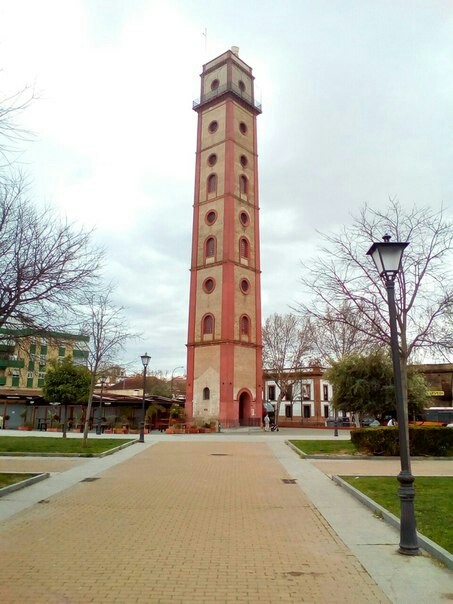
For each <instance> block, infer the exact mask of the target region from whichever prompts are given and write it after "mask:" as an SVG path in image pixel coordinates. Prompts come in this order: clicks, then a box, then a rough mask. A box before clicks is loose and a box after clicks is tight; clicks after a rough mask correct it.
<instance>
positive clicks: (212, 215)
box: [206, 210, 217, 225]
mask: <svg viewBox="0 0 453 604" xmlns="http://www.w3.org/2000/svg"><path fill="white" fill-rule="evenodd" d="M216 220H217V212H216V211H215V210H209V212H208V213H207V214H206V223H207V224H209V225H211V224H214V222H215V221H216Z"/></svg>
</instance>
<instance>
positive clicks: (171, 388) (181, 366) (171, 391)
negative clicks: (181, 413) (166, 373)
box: [170, 365, 184, 398]
mask: <svg viewBox="0 0 453 604" xmlns="http://www.w3.org/2000/svg"><path fill="white" fill-rule="evenodd" d="M178 369H184V365H180V366H179V367H175V368H174V369H173V371H172V372H171V381H170V398H173V376H174V374H175V371H177V370H178Z"/></svg>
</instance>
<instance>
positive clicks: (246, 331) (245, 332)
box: [239, 315, 250, 336]
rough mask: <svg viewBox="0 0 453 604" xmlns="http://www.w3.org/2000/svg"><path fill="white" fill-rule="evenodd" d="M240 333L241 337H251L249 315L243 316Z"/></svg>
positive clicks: (240, 322)
mask: <svg viewBox="0 0 453 604" xmlns="http://www.w3.org/2000/svg"><path fill="white" fill-rule="evenodd" d="M239 331H240V334H241V336H249V335H250V319H249V318H248V317H247V315H242V317H241V318H240V321H239Z"/></svg>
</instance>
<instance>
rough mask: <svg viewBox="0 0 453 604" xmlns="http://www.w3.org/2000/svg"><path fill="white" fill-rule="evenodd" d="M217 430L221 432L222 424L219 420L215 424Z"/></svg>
mask: <svg viewBox="0 0 453 604" xmlns="http://www.w3.org/2000/svg"><path fill="white" fill-rule="evenodd" d="M217 432H222V424H221V423H220V422H219V423H218V424H217Z"/></svg>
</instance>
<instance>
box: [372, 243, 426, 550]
mask: <svg viewBox="0 0 453 604" xmlns="http://www.w3.org/2000/svg"><path fill="white" fill-rule="evenodd" d="M383 239H384V241H383V242H379V243H373V245H372V246H371V247H370V249H369V250H368V252H367V254H368V255H370V256H371V257H372V258H373V261H374V264H375V265H376V268H377V270H378V272H379V275H380V276H381V277H382V278H383V279H384V281H385V287H386V289H387V297H388V307H389V318H390V342H391V349H392V362H393V381H394V385H395V397H396V410H397V418H398V436H399V447H400V461H401V472H400V473H399V474H398V477H397V478H398V482H399V483H400V487H399V489H398V495H399V497H400V506H401V519H400V547H399V552H400V553H401V554H406V555H408V556H414V555H416V554H418V539H417V529H416V524H415V511H414V498H415V488H414V476H413V475H412V472H411V459H410V453H409V423H408V414H407V409H406V408H405V406H404V398H403V385H402V380H401V364H400V354H399V344H398V330H397V324H396V304H395V279H396V276H397V275H398V273H399V272H400V270H401V261H402V257H403V251H404V249H405V248H406V247H407V246H408V245H409V243H399V242H390V235H384V237H383Z"/></svg>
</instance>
